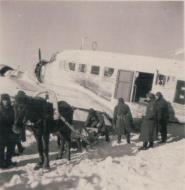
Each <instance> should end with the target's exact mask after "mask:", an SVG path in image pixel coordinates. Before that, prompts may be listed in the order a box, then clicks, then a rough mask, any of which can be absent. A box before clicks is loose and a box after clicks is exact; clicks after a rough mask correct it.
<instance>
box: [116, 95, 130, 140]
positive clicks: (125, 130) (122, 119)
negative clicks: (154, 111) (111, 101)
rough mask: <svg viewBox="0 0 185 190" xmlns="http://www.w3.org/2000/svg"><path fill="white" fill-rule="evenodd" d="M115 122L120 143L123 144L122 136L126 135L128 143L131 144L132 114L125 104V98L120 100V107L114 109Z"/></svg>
mask: <svg viewBox="0 0 185 190" xmlns="http://www.w3.org/2000/svg"><path fill="white" fill-rule="evenodd" d="M113 122H114V125H115V129H116V134H117V135H118V143H120V142H121V135H126V137H127V142H128V143H130V132H131V123H132V114H131V111H130V108H129V106H128V105H127V104H125V103H124V100H123V98H119V101H118V105H117V106H116V107H115V109H114V118H113Z"/></svg>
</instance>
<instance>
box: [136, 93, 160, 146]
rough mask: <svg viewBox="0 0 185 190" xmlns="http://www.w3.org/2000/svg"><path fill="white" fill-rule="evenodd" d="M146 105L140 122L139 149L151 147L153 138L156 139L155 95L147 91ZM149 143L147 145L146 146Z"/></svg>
mask: <svg viewBox="0 0 185 190" xmlns="http://www.w3.org/2000/svg"><path fill="white" fill-rule="evenodd" d="M147 101H148V105H147V108H146V113H145V116H144V118H143V121H142V124H141V134H140V140H141V141H142V142H143V146H142V147H141V148H139V150H146V149H147V148H152V147H153V143H154V140H156V124H155V120H156V108H155V95H154V94H152V93H149V94H148V95H147ZM148 144H149V146H148Z"/></svg>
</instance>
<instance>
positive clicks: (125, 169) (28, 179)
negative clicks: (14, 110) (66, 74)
mask: <svg viewBox="0 0 185 190" xmlns="http://www.w3.org/2000/svg"><path fill="white" fill-rule="evenodd" d="M25 146H26V150H25V152H24V155H22V156H19V157H15V158H14V161H17V162H18V166H17V167H16V168H11V169H9V170H0V189H1V190H9V189H13V190H16V189H17V190H18V189H33V188H34V189H39V190H40V189H46V190H47V189H48V190H49V189H65V190H124V189H126V190H156V189H157V190H164V189H168V190H174V189H175V190H183V189H185V172H184V171H185V151H184V150H185V139H178V138H174V137H169V139H168V143H166V144H164V145H158V144H157V143H156V144H155V147H154V148H153V149H149V150H147V151H138V147H139V146H141V143H140V142H139V141H138V134H133V136H132V143H131V144H130V145H129V144H126V141H125V139H123V140H122V143H121V144H117V142H116V138H115V137H114V136H112V137H111V142H110V143H107V142H105V141H104V139H100V140H99V143H98V144H96V145H95V146H93V147H91V148H88V150H84V151H83V152H82V153H78V152H76V151H75V150H73V151H72V160H71V161H70V162H68V161H67V159H66V158H65V156H64V159H62V160H55V157H56V154H57V144H56V140H55V137H51V144H50V160H51V163H50V164H51V170H50V171H49V172H48V171H47V172H44V171H43V170H42V169H40V170H38V171H34V170H33V167H34V165H35V163H36V161H37V158H38V155H37V150H36V144H35V140H34V138H33V135H32V133H31V132H28V133H27V142H26V144H25Z"/></svg>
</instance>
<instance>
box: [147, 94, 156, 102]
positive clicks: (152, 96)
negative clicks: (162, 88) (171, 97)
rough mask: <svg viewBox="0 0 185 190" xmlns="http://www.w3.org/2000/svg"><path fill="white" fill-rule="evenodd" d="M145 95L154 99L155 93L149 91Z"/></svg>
mask: <svg viewBox="0 0 185 190" xmlns="http://www.w3.org/2000/svg"><path fill="white" fill-rule="evenodd" d="M147 96H148V97H149V98H150V99H151V100H154V99H155V95H154V94H153V93H151V92H149V93H148V94H147Z"/></svg>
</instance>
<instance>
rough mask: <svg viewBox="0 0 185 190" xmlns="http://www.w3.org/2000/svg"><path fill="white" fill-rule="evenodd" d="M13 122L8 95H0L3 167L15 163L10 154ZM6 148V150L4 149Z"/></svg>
mask: <svg viewBox="0 0 185 190" xmlns="http://www.w3.org/2000/svg"><path fill="white" fill-rule="evenodd" d="M13 123H14V110H13V107H12V106H11V102H10V96H9V95H8V94H2V95H1V101H0V167H1V168H5V167H9V166H11V165H14V164H15V163H13V162H12V154H13V151H14V146H15V134H14V133H13V132H12V127H13ZM6 148H7V151H5V149H6Z"/></svg>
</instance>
